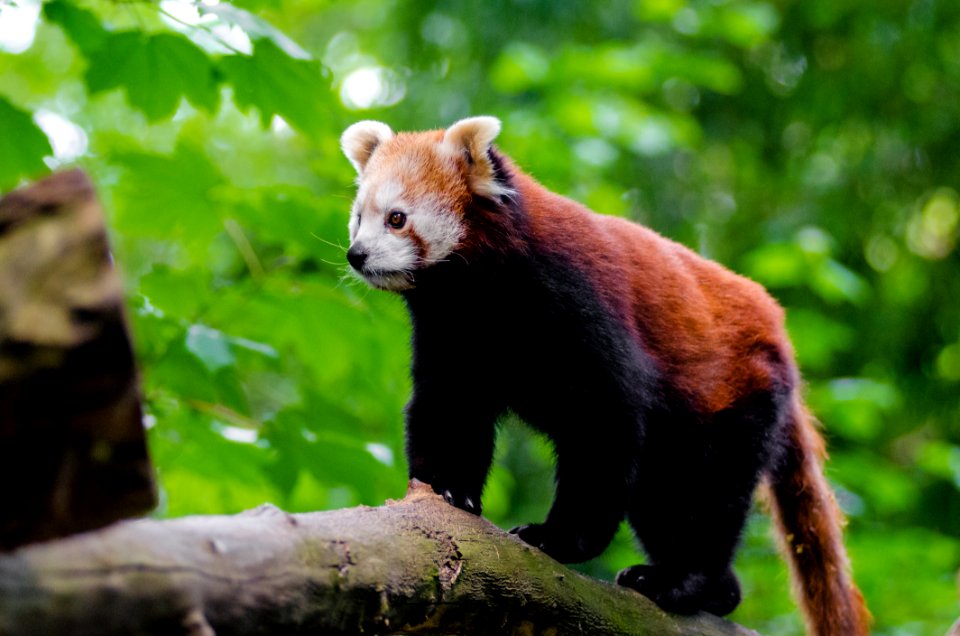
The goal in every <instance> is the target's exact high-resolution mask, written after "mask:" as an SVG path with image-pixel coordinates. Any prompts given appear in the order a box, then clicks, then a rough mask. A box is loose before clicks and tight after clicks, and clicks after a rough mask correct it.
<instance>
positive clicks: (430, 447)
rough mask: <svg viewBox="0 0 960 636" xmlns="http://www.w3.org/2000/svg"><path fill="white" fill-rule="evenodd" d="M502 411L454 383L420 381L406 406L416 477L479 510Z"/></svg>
mask: <svg viewBox="0 0 960 636" xmlns="http://www.w3.org/2000/svg"><path fill="white" fill-rule="evenodd" d="M499 411H500V409H499V408H498V407H497V405H496V404H494V403H493V402H492V401H491V400H490V399H489V398H487V399H480V400H478V399H477V398H476V394H475V395H473V396H467V395H465V394H464V391H463V390H457V389H456V387H453V386H451V385H450V384H449V383H446V382H442V383H441V382H437V383H425V382H419V383H417V382H415V389H414V395H413V398H412V399H411V400H410V403H409V404H408V405H407V411H406V412H407V462H408V464H409V469H410V477H411V479H412V478H416V479H419V480H420V481H422V482H425V483H428V484H430V485H431V486H432V487H433V490H434V491H435V492H436V493H437V494H439V495H442V496H443V498H444V499H446V500H447V502H448V503H450V504H452V505H454V506H456V507H457V508H461V509H463V510H466V511H467V512H472V513H473V514H476V515H479V514H480V512H481V510H482V506H481V503H480V496H481V494H482V492H483V484H484V482H485V481H486V479H487V472H489V470H490V463H491V461H492V460H493V442H494V429H495V426H494V425H495V422H496V418H497V416H498V415H499Z"/></svg>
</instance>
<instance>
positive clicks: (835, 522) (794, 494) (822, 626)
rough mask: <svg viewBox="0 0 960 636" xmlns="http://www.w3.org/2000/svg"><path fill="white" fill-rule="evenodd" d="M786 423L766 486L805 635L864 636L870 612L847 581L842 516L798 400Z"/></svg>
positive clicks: (821, 446)
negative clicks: (783, 447)
mask: <svg viewBox="0 0 960 636" xmlns="http://www.w3.org/2000/svg"><path fill="white" fill-rule="evenodd" d="M791 420H792V421H791V422H790V427H789V445H788V448H787V451H786V453H785V456H784V458H783V460H782V461H781V463H780V465H779V466H778V467H777V469H776V470H775V471H773V473H772V475H771V480H770V481H771V484H770V485H771V490H772V493H773V497H772V499H773V506H772V508H773V514H774V519H775V521H776V523H777V525H778V526H779V528H780V531H781V533H782V537H783V545H784V548H785V550H786V551H787V553H788V555H789V561H790V569H791V571H792V573H793V581H794V587H795V589H796V593H797V595H798V596H799V597H800V603H801V606H802V608H803V611H804V614H805V616H806V622H807V630H808V632H809V633H810V634H811V635H815V636H866V635H867V634H869V622H870V612H869V611H868V610H867V606H866V604H865V603H864V601H863V596H862V595H861V594H860V590H858V589H857V586H856V585H855V584H854V582H853V579H852V578H851V576H850V564H849V561H848V560H847V553H846V550H845V549H844V547H843V533H842V528H843V525H844V519H843V513H841V512H840V508H839V507H838V506H837V501H836V499H835V498H834V496H833V491H832V490H831V489H830V486H829V485H828V484H827V480H826V478H824V476H823V467H822V464H823V459H824V457H825V456H826V452H825V450H824V443H823V438H822V437H821V436H820V433H819V432H818V431H817V429H816V427H815V424H814V422H813V420H812V418H811V417H810V415H809V414H808V413H807V410H806V408H804V406H803V405H802V404H801V403H800V401H799V399H796V400H795V402H794V406H793V410H792V415H791Z"/></svg>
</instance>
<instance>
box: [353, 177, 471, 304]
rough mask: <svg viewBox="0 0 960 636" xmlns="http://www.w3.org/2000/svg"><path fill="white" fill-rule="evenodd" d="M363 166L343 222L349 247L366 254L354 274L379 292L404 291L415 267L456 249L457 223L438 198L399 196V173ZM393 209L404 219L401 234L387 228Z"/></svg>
mask: <svg viewBox="0 0 960 636" xmlns="http://www.w3.org/2000/svg"><path fill="white" fill-rule="evenodd" d="M372 163H374V164H375V162H372ZM399 164H400V165H399V166H398V167H399V169H400V170H403V171H408V172H407V175H409V171H413V173H414V174H416V171H415V169H416V168H417V167H418V166H417V165H416V162H415V161H414V160H411V159H407V160H404V161H401V162H399ZM369 168H370V169H368V170H367V171H365V174H364V175H363V176H361V178H360V185H359V188H358V190H357V198H356V200H355V201H354V205H353V209H352V211H351V215H350V223H349V230H350V244H351V246H356V247H357V248H358V249H361V250H363V251H364V252H365V253H366V254H367V260H366V263H365V264H364V271H363V272H362V273H361V274H360V275H361V276H362V277H363V278H364V279H365V280H366V281H367V282H368V283H370V284H371V285H373V286H374V287H379V288H381V289H389V290H393V291H402V290H404V289H410V288H411V287H413V284H414V282H413V281H414V277H413V274H415V272H416V271H417V270H418V269H422V268H424V267H428V266H430V265H432V264H434V263H437V262H439V261H442V260H444V259H445V258H446V257H448V256H449V255H450V253H451V252H452V251H453V250H454V249H455V248H456V246H457V244H458V242H459V241H460V238H461V237H462V235H463V227H462V223H461V221H460V218H459V217H458V215H457V214H456V213H455V212H453V211H452V210H450V209H448V208H449V206H446V205H444V204H443V200H442V198H441V196H439V195H438V194H416V193H411V192H405V191H404V187H403V181H402V180H401V179H400V178H399V175H400V174H403V173H402V172H400V173H398V172H394V171H390V172H389V173H388V172H387V170H386V168H381V169H380V170H378V169H377V168H378V166H376V165H372V166H369ZM393 211H399V212H403V213H404V214H405V215H406V225H405V226H404V227H403V229H401V230H394V229H392V228H390V227H389V226H388V225H387V222H386V221H387V217H388V216H389V214H390V213H391V212H393Z"/></svg>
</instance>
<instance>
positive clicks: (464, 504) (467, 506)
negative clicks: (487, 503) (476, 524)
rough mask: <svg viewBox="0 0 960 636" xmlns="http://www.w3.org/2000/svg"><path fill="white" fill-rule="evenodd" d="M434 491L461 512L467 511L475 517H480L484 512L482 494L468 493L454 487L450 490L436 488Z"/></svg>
mask: <svg viewBox="0 0 960 636" xmlns="http://www.w3.org/2000/svg"><path fill="white" fill-rule="evenodd" d="M433 491H434V492H436V493H437V494H438V495H440V496H441V497H443V498H444V500H445V501H446V502H447V503H448V504H450V505H451V506H455V507H457V508H459V509H460V510H466V511H467V512H469V513H471V514H474V515H479V514H480V512H481V511H482V505H481V503H480V493H473V492H468V491H467V490H465V489H460V488H456V487H454V486H451V487H449V488H445V487H440V488H438V487H436V486H434V487H433Z"/></svg>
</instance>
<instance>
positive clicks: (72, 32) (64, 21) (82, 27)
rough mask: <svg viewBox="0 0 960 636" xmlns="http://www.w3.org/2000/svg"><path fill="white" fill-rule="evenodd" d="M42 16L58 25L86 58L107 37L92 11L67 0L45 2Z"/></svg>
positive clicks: (105, 31) (101, 44)
mask: <svg viewBox="0 0 960 636" xmlns="http://www.w3.org/2000/svg"><path fill="white" fill-rule="evenodd" d="M43 17H44V18H46V19H47V20H49V21H50V22H52V23H54V24H56V25H59V26H60V27H61V28H62V29H63V30H64V32H65V33H66V34H67V35H68V36H69V37H70V39H71V40H72V41H73V43H74V44H76V45H77V48H78V49H80V50H81V51H82V52H83V54H84V55H86V56H87V57H88V58H89V57H91V56H92V55H93V54H94V53H95V52H96V51H97V50H98V49H100V47H101V46H103V44H104V41H105V40H106V39H107V35H108V33H107V30H106V29H104V28H103V25H102V24H100V21H99V20H98V19H97V17H96V16H95V15H94V14H93V13H92V12H90V11H88V10H86V9H81V8H80V7H78V6H76V5H75V4H73V3H72V2H68V1H67V0H53V1H52V2H47V3H45V4H44V5H43Z"/></svg>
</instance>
